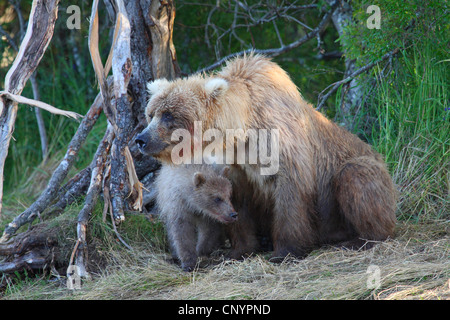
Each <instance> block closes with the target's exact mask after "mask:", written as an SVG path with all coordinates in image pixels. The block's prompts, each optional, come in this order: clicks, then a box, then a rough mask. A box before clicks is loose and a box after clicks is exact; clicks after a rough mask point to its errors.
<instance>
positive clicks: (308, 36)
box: [196, 1, 337, 73]
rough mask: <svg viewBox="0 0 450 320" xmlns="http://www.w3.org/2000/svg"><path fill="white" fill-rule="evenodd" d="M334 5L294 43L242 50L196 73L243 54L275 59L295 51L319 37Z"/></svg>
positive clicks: (208, 69)
mask: <svg viewBox="0 0 450 320" xmlns="http://www.w3.org/2000/svg"><path fill="white" fill-rule="evenodd" d="M336 4H337V1H336V2H334V3H333V5H332V6H331V8H330V10H328V11H327V12H326V13H325V14H324V16H323V18H322V20H321V21H320V23H319V24H318V25H317V27H316V28H314V29H312V30H311V31H310V32H308V33H307V34H306V35H304V36H303V37H301V38H300V39H297V40H296V41H294V42H292V43H290V44H288V45H282V46H280V47H279V48H272V49H254V48H252V49H247V50H243V51H240V52H236V53H232V54H229V55H227V56H226V57H223V58H222V59H219V60H218V61H216V62H215V63H213V64H212V65H210V66H207V67H205V68H203V69H200V70H198V71H197V72H196V73H202V72H208V71H211V70H213V69H215V68H217V67H219V66H220V65H221V64H223V63H224V62H225V61H227V60H229V59H231V58H235V57H240V56H243V55H245V54H250V53H256V54H263V55H267V56H270V57H276V56H278V55H280V54H283V53H286V52H288V51H290V50H292V49H295V48H297V47H299V46H301V45H303V44H304V43H306V42H308V41H309V40H311V39H312V38H314V37H317V35H319V34H320V33H321V32H322V31H323V30H325V28H326V26H327V24H328V22H329V21H330V19H331V16H332V14H333V12H334V10H335V8H336Z"/></svg>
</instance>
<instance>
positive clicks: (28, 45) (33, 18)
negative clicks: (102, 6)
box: [0, 0, 59, 212]
mask: <svg viewBox="0 0 450 320" xmlns="http://www.w3.org/2000/svg"><path fill="white" fill-rule="evenodd" d="M58 2H59V0H52V1H43V0H34V1H33V4H32V7H31V13H30V19H29V23H28V28H27V32H26V34H25V36H24V39H23V41H22V44H21V46H20V49H19V52H18V54H17V56H16V59H15V60H14V63H13V65H12V66H11V68H10V69H9V71H8V73H7V74H6V77H5V92H8V93H11V94H14V95H20V93H21V92H22V90H23V88H24V87H25V84H26V82H27V80H28V78H29V77H30V76H31V74H32V73H33V72H34V70H35V69H36V67H37V66H38V64H39V62H40V61H41V59H42V57H43V55H44V52H45V50H46V49H47V46H48V44H49V43H50V40H51V38H52V36H53V30H54V26H55V21H56V18H57V12H58ZM17 106H18V104H17V102H15V101H12V100H10V99H9V98H7V97H2V98H0V146H1V148H0V212H1V208H2V200H3V177H4V175H3V171H4V166H5V160H6V157H7V155H8V148H9V142H10V139H11V136H12V132H13V130H14V123H15V121H16V116H17Z"/></svg>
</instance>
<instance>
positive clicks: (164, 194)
mask: <svg viewBox="0 0 450 320" xmlns="http://www.w3.org/2000/svg"><path fill="white" fill-rule="evenodd" d="M228 169H229V167H224V168H223V169H221V172H218V171H219V169H218V168H214V167H213V166H208V165H182V166H171V165H163V166H162V168H161V171H160V173H159V175H158V177H157V179H156V190H157V198H156V199H157V206H158V209H159V211H160V215H161V218H162V220H163V221H164V222H165V224H166V227H167V233H168V238H169V242H170V245H171V248H172V253H173V255H174V257H175V258H178V259H179V260H180V261H181V266H182V268H183V270H185V271H191V270H193V268H194V267H195V264H196V262H197V258H198V257H199V256H204V255H208V254H210V253H211V252H212V251H214V250H215V249H217V248H219V247H220V245H221V244H222V243H223V240H224V239H223V236H224V230H223V224H227V223H231V222H234V221H235V220H236V218H237V213H236V211H235V210H234V208H233V206H232V204H231V199H230V198H231V192H232V189H231V183H230V181H229V180H228V179H227V178H226V177H225V176H226V175H227V172H228Z"/></svg>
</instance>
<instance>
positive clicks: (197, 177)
mask: <svg viewBox="0 0 450 320" xmlns="http://www.w3.org/2000/svg"><path fill="white" fill-rule="evenodd" d="M205 181H206V179H205V176H204V175H203V173H201V172H196V173H194V186H195V187H196V188H198V187H200V186H201V185H202V184H203V183H205Z"/></svg>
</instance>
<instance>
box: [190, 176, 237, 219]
mask: <svg viewBox="0 0 450 320" xmlns="http://www.w3.org/2000/svg"><path fill="white" fill-rule="evenodd" d="M229 169H230V168H229V167H224V168H223V169H222V171H221V173H220V174H217V173H215V172H214V173H211V172H205V171H201V172H196V173H195V174H194V176H193V178H192V179H193V183H194V194H193V195H192V199H191V201H193V204H194V205H195V206H196V207H197V209H198V210H199V211H201V212H202V213H203V214H204V215H206V216H209V217H211V218H213V219H215V220H217V221H219V222H222V223H231V222H234V221H236V220H237V215H238V214H237V212H236V211H235V210H234V208H233V205H232V204H231V191H232V189H231V182H230V181H229V180H228V179H227V175H228V171H229Z"/></svg>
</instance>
